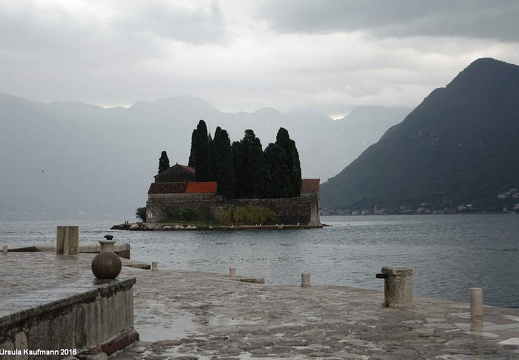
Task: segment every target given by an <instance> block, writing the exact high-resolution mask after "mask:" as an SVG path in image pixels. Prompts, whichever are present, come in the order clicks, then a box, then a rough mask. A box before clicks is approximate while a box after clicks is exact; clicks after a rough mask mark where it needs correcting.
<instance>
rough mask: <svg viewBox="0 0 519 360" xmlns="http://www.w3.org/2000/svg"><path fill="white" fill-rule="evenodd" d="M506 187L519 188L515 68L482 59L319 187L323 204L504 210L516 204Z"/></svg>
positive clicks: (518, 92)
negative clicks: (469, 206) (507, 195)
mask: <svg viewBox="0 0 519 360" xmlns="http://www.w3.org/2000/svg"><path fill="white" fill-rule="evenodd" d="M509 188H519V66H516V65H512V64H507V63H504V62H501V61H497V60H494V59H479V60H477V61H475V62H473V63H472V64H471V65H470V66H468V67H467V68H466V69H465V70H463V71H462V72H461V73H460V74H459V75H458V76H456V78H454V80H452V82H451V83H450V84H449V85H447V86H446V87H445V88H440V89H436V90H434V91H433V92H432V93H431V94H430V95H429V96H428V97H427V98H426V99H425V100H424V101H423V102H422V103H421V104H420V105H419V106H418V107H417V108H416V109H415V110H414V111H412V112H411V113H410V114H409V115H408V116H407V117H406V118H405V120H404V121H403V122H402V123H400V124H398V125H396V126H394V127H392V128H391V129H390V130H388V131H387V132H386V134H385V135H384V136H383V137H382V138H381V139H380V141H379V142H377V143H376V144H374V145H372V146H370V147H369V148H368V149H367V150H366V151H364V152H363V153H362V155H361V156H359V157H358V158H357V159H356V160H355V161H353V162H352V163H351V164H350V165H349V166H347V167H346V168H345V169H344V170H343V171H341V172H340V173H339V174H338V175H337V176H335V177H333V178H331V179H330V180H329V181H328V182H326V183H325V184H323V186H322V188H321V206H322V207H328V208H342V209H352V210H353V209H363V208H373V207H374V206H375V205H376V206H377V207H378V208H379V209H380V208H383V207H387V208H397V207H400V206H411V207H416V206H419V204H421V203H427V204H428V205H429V206H431V207H435V208H445V207H457V206H459V205H460V204H463V203H465V204H466V203H472V204H473V206H474V207H475V208H479V209H501V208H502V207H503V206H505V205H507V204H508V205H509V204H513V203H514V202H517V203H519V199H508V200H506V199H505V200H499V199H498V198H497V195H498V193H502V192H506V191H507V189H509ZM507 201H508V202H507Z"/></svg>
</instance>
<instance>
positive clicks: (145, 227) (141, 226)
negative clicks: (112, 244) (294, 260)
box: [110, 222, 326, 231]
mask: <svg viewBox="0 0 519 360" xmlns="http://www.w3.org/2000/svg"><path fill="white" fill-rule="evenodd" d="M324 226H326V225H323V224H321V225H285V224H276V225H236V226H234V225H231V226H223V225H222V226H212V225H194V224H182V225H180V224H162V223H157V224H149V223H140V222H138V223H124V224H117V225H113V226H112V227H111V228H110V230H130V231H150V230H166V231H168V230H180V231H182V230H214V231H233V230H297V229H320V228H322V227H324Z"/></svg>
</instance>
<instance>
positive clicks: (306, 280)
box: [301, 273, 310, 287]
mask: <svg viewBox="0 0 519 360" xmlns="http://www.w3.org/2000/svg"><path fill="white" fill-rule="evenodd" d="M301 287H310V274H309V273H302V274H301Z"/></svg>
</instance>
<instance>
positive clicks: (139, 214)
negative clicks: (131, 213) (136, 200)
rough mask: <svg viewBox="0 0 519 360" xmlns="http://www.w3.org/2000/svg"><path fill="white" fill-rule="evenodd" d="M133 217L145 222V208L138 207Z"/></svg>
mask: <svg viewBox="0 0 519 360" xmlns="http://www.w3.org/2000/svg"><path fill="white" fill-rule="evenodd" d="M135 217H136V218H137V219H140V220H141V221H142V222H146V208H145V207H140V208H137V210H135Z"/></svg>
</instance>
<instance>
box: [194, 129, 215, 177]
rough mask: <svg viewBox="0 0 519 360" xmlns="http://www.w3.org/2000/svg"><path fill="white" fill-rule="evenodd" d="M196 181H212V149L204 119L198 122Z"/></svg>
mask: <svg viewBox="0 0 519 360" xmlns="http://www.w3.org/2000/svg"><path fill="white" fill-rule="evenodd" d="M195 145H196V146H195V171H196V181H198V182H201V181H212V180H213V176H212V167H211V150H210V144H209V138H208V136H207V125H206V124H205V121H204V120H200V121H199V122H198V126H197V127H196V140H195Z"/></svg>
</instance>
